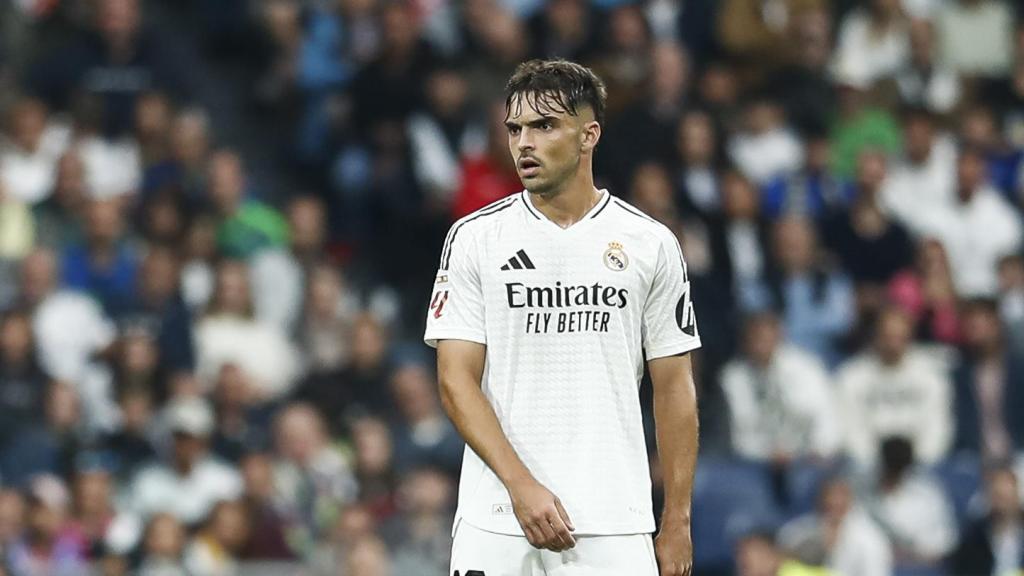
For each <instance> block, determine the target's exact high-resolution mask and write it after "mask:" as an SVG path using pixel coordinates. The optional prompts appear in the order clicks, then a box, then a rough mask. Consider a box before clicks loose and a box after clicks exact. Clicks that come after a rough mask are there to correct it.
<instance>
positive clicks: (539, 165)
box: [505, 95, 596, 194]
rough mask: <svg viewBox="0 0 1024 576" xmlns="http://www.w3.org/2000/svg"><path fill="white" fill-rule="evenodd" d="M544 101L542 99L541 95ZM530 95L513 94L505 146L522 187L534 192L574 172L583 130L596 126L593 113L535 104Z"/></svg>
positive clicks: (558, 183) (558, 184) (556, 184)
mask: <svg viewBox="0 0 1024 576" xmlns="http://www.w3.org/2000/svg"><path fill="white" fill-rule="evenodd" d="M540 101H541V102H540V103H541V104H543V102H544V99H543V98H540ZM531 102H532V103H533V104H534V105H536V104H537V100H535V99H534V98H532V97H524V96H523V95H519V96H516V97H513V99H512V105H511V106H510V109H509V111H508V117H507V119H506V120H505V127H506V128H507V129H508V147H509V150H510V151H511V153H512V159H513V160H514V161H515V164H516V171H517V172H518V173H519V179H520V180H522V182H523V187H525V188H526V189H527V190H528V191H530V192H532V193H534V194H544V193H548V192H552V191H556V190H559V189H560V188H561V187H562V186H563V185H564V184H565V183H566V182H568V181H569V180H570V179H571V178H572V176H573V174H575V173H576V170H577V168H578V167H579V164H580V158H581V157H582V155H583V152H584V139H585V135H584V133H585V131H586V129H587V127H588V125H591V124H592V125H593V126H596V123H595V122H594V119H593V112H592V111H591V110H589V109H586V108H585V109H581V110H580V111H579V114H578V115H577V116H572V115H570V114H569V113H567V112H566V111H564V110H558V109H553V108H552V107H546V106H537V107H538V108H540V110H539V111H538V110H534V108H533V106H531Z"/></svg>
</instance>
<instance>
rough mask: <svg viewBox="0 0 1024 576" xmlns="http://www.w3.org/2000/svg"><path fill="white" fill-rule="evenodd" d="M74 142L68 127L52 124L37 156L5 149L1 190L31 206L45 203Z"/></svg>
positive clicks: (0, 156) (0, 163)
mask: <svg viewBox="0 0 1024 576" xmlns="http://www.w3.org/2000/svg"><path fill="white" fill-rule="evenodd" d="M70 141H71V131H70V130H69V129H68V127H67V126H63V125H60V124H55V123H51V124H50V125H49V126H47V127H46V129H45V130H44V131H43V134H42V136H41V137H40V141H39V146H38V147H37V148H36V150H35V151H34V152H28V151H27V150H22V149H19V148H17V147H15V146H13V145H11V146H9V147H5V148H4V149H3V151H2V152H0V189H2V190H3V191H4V195H6V196H8V197H9V198H13V199H15V200H20V201H22V202H25V203H27V204H36V203H38V202H42V201H43V200H45V199H46V198H47V197H48V196H49V195H50V193H51V192H52V191H53V186H54V183H55V179H56V174H57V162H59V161H60V157H61V156H62V155H63V154H64V151H65V150H67V148H68V144H69V143H70Z"/></svg>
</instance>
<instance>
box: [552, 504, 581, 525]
mask: <svg viewBox="0 0 1024 576" xmlns="http://www.w3.org/2000/svg"><path fill="white" fill-rule="evenodd" d="M555 508H557V509H558V515H559V516H561V517H562V522H565V526H566V527H567V528H569V530H576V526H574V525H573V523H572V520H570V519H569V513H568V512H566V511H565V508H563V507H562V501H561V500H559V499H558V498H555Z"/></svg>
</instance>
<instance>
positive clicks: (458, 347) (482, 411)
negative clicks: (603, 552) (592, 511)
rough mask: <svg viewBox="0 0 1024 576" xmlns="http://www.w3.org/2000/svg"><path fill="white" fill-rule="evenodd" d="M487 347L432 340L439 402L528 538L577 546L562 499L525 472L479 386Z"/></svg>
mask: <svg viewBox="0 0 1024 576" xmlns="http://www.w3.org/2000/svg"><path fill="white" fill-rule="evenodd" d="M486 351H487V347H486V346H485V345H484V344H479V343H476V342H469V341H465V340H441V341H439V342H438V343H437V377H438V383H439V386H440V394H441V404H442V405H443V406H444V409H445V412H447V413H448V417H449V418H451V421H452V423H453V424H454V425H455V428H456V429H457V430H458V431H459V434H461V435H462V437H463V439H465V440H466V444H468V445H469V447H470V448H472V449H473V451H474V452H476V454H477V455H478V456H480V458H481V459H482V460H483V461H484V462H485V463H487V465H488V466H489V467H490V468H491V470H493V471H494V473H495V475H497V476H498V478H499V479H500V480H501V482H502V483H503V484H504V485H505V488H506V489H507V490H508V492H509V496H511V498H512V509H513V511H514V512H515V515H516V519H517V520H518V521H519V525H520V526H522V528H523V532H524V533H525V534H526V538H527V540H529V541H530V544H531V545H533V546H534V547H536V548H546V549H548V550H552V551H555V552H560V551H562V550H566V549H569V548H572V547H573V546H575V545H576V540H575V539H574V538H573V536H572V534H571V533H570V531H571V530H574V529H575V528H574V527H573V525H572V522H571V521H570V520H569V515H568V514H566V512H565V509H564V508H563V507H562V503H561V502H560V501H559V500H558V497H556V496H555V495H554V494H552V493H551V492H550V491H549V490H548V489H547V488H545V487H544V486H543V485H541V484H540V483H539V482H537V480H536V479H535V478H534V477H533V475H532V474H530V471H529V470H528V469H527V468H526V465H525V464H523V461H522V460H521V459H520V458H519V455H518V454H516V451H515V449H514V448H513V447H512V444H511V443H510V442H509V441H508V437H506V436H505V432H504V431H503V430H502V429H501V424H500V423H499V422H498V416H497V415H496V414H495V413H494V408H493V407H492V406H491V403H490V402H489V401H488V400H487V397H486V396H484V393H483V390H481V389H480V382H481V378H482V377H483V372H484V359H485V356H486Z"/></svg>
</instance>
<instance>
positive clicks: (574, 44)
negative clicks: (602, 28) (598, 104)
mask: <svg viewBox="0 0 1024 576" xmlns="http://www.w3.org/2000/svg"><path fill="white" fill-rule="evenodd" d="M485 5H486V4H485ZM486 15H487V12H486V11H483V10H481V15H480V16H481V17H483V18H486ZM596 20H597V11H596V10H594V9H592V8H591V6H590V5H589V4H588V3H587V2H583V1H581V0H554V1H551V2H545V3H544V4H543V5H542V8H541V9H540V10H538V11H537V13H536V14H534V16H533V17H532V18H531V19H530V36H531V38H530V41H531V42H530V44H531V45H532V46H533V54H531V57H534V58H565V59H567V60H573V61H576V62H581V61H586V60H589V59H590V57H592V56H593V55H594V53H595V52H596V51H597V47H598V43H599V42H600V36H599V34H598V26H597V22H596Z"/></svg>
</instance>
